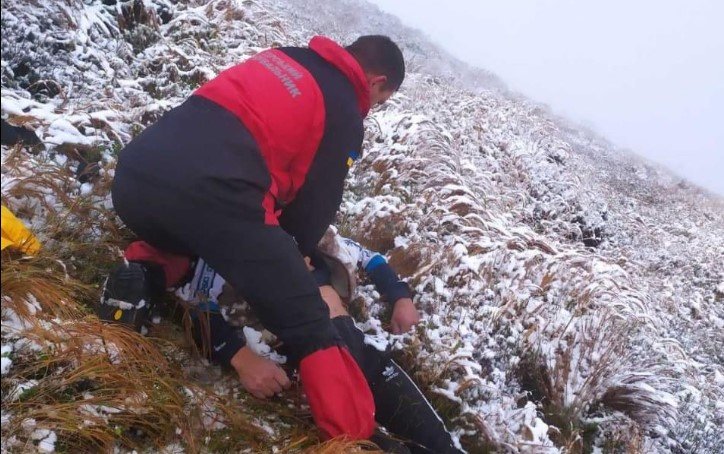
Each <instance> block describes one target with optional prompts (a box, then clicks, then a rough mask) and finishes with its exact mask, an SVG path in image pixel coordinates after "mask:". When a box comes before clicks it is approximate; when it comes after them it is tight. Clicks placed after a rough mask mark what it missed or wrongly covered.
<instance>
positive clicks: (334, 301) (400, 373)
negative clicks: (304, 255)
mask: <svg viewBox="0 0 724 454" xmlns="http://www.w3.org/2000/svg"><path fill="white" fill-rule="evenodd" d="M317 274H319V273H317ZM315 277H317V282H320V279H319V277H318V276H315ZM319 292H320V293H321V294H322V298H323V299H324V302H325V303H327V306H329V313H330V316H331V317H332V323H334V326H335V327H336V328H337V332H338V333H339V334H340V335H341V336H342V339H343V340H344V342H345V343H346V344H347V346H348V347H349V350H350V352H351V353H352V356H354V358H355V360H356V361H357V363H358V364H359V366H360V368H362V371H363V372H364V374H365V377H366V378H367V381H368V383H369V385H370V389H371V390H372V396H373V397H374V400H375V407H376V409H377V411H376V413H375V419H376V420H377V422H378V423H379V424H380V425H381V426H383V427H385V428H386V429H387V430H389V431H390V432H391V433H392V434H394V435H396V436H398V437H401V438H404V439H407V440H409V442H410V443H409V444H408V447H409V448H410V449H411V451H412V452H413V453H436V454H437V453H440V454H447V453H459V452H460V450H458V449H457V448H455V445H454V444H453V441H452V438H451V436H450V434H449V433H448V432H447V430H446V429H445V425H444V424H443V422H442V420H441V419H440V417H439V416H438V415H437V413H436V412H435V409H434V408H432V405H430V402H428V400H427V399H426V398H425V396H424V395H423V394H422V392H421V391H420V390H419V388H418V387H417V386H416V385H415V382H413V381H412V379H411V378H410V376H408V375H407V374H406V373H405V371H404V370H402V368H401V367H400V366H399V365H398V364H397V363H395V361H393V360H392V359H391V358H389V356H388V355H387V354H386V353H384V352H381V351H379V350H377V349H376V348H374V347H373V346H371V345H367V344H365V342H364V333H363V332H362V331H360V330H359V329H358V328H357V327H356V326H355V323H354V320H353V319H352V317H350V316H349V314H348V313H347V310H346V309H345V307H344V303H343V302H342V299H341V298H340V297H339V295H338V294H337V292H336V290H335V289H334V287H332V286H331V285H322V286H320V287H319Z"/></svg>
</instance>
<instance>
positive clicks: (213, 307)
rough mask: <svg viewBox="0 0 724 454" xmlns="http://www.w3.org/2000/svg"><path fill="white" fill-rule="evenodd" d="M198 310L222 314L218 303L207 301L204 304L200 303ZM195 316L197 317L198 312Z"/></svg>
mask: <svg viewBox="0 0 724 454" xmlns="http://www.w3.org/2000/svg"><path fill="white" fill-rule="evenodd" d="M197 309H198V310H200V311H204V312H220V310H219V304H218V303H217V302H216V301H205V302H203V303H199V305H198V306H197ZM193 316H194V317H195V316H197V315H196V312H194V315H193Z"/></svg>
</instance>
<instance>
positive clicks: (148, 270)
mask: <svg viewBox="0 0 724 454" xmlns="http://www.w3.org/2000/svg"><path fill="white" fill-rule="evenodd" d="M159 273H160V274H159ZM164 283H165V282H164V280H163V270H162V269H160V267H158V266H156V265H152V264H146V263H139V262H126V263H124V264H122V265H120V266H118V267H117V268H116V269H114V270H113V271H112V272H111V274H110V275H109V276H108V279H106V282H105V284H104V286H103V295H102V296H101V301H100V304H99V305H98V311H97V312H98V318H100V319H101V320H104V321H107V322H112V323H120V324H123V325H128V326H130V327H131V328H133V329H135V330H136V331H139V332H140V331H141V330H142V327H143V326H144V325H146V324H147V322H148V318H149V314H150V313H151V310H152V308H153V306H154V305H155V304H156V303H157V302H158V300H159V298H160V297H161V296H162V294H163V287H164Z"/></svg>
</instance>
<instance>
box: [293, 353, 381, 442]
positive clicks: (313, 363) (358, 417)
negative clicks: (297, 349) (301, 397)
mask: <svg viewBox="0 0 724 454" xmlns="http://www.w3.org/2000/svg"><path fill="white" fill-rule="evenodd" d="M299 375H300V377H301V379H302V386H303V387H304V392H305V393H306V394H307V399H308V400H309V407H310V409H311V410H312V417H313V418H314V422H315V423H316V424H317V427H319V429H320V430H321V431H322V434H323V435H324V437H326V438H334V437H338V436H341V435H344V436H347V437H349V438H351V439H353V440H364V439H367V438H369V437H370V436H371V435H372V433H373V432H374V430H375V402H374V399H373V398H372V392H371V391H370V388H369V386H368V385H367V380H365V377H364V375H363V374H362V371H361V370H360V368H359V366H357V363H356V362H355V360H354V358H352V355H350V353H349V352H348V351H347V349H346V348H343V347H338V346H334V347H329V348H326V349H324V350H317V351H316V352H314V353H312V354H311V355H308V356H306V357H304V359H302V361H301V362H300V364H299Z"/></svg>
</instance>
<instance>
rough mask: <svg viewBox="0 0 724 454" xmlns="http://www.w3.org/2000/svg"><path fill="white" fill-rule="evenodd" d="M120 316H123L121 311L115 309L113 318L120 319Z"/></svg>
mask: <svg viewBox="0 0 724 454" xmlns="http://www.w3.org/2000/svg"><path fill="white" fill-rule="evenodd" d="M121 317H123V311H122V310H120V309H118V310H116V313H115V314H113V319H114V320H120V319H121Z"/></svg>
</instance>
